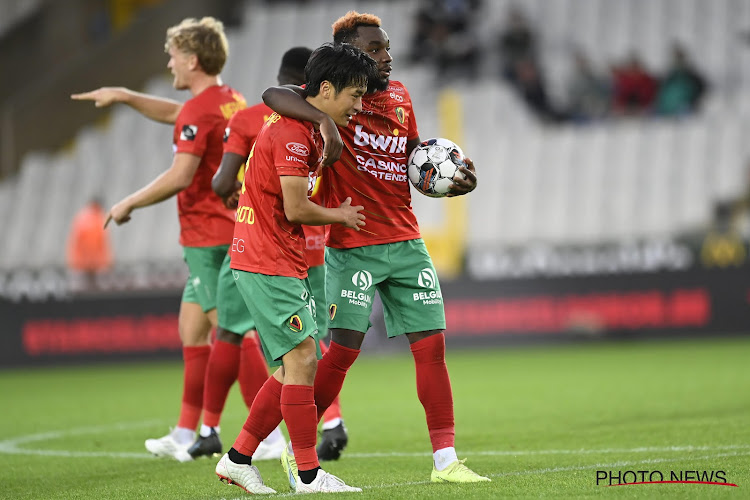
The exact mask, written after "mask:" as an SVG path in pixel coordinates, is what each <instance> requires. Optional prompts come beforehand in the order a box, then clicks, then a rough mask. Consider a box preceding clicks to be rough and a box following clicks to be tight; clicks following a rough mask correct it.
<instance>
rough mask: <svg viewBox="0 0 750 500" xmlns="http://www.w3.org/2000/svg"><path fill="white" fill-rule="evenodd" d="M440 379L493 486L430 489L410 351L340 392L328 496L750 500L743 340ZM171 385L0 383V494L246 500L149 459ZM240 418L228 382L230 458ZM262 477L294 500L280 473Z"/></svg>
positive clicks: (583, 356) (526, 360)
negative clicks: (605, 477) (622, 481)
mask: <svg viewBox="0 0 750 500" xmlns="http://www.w3.org/2000/svg"><path fill="white" fill-rule="evenodd" d="M448 367H449V370H450V372H451V377H452V380H453V393H454V399H455V406H456V444H457V451H458V454H459V457H460V458H468V461H467V465H468V466H470V467H471V468H473V469H474V470H476V471H477V472H479V473H482V474H486V475H489V476H491V478H492V482H491V483H482V484H472V485H446V484H431V483H430V482H429V477H430V470H431V449H430V444H429V440H428V436H427V428H426V425H425V422H424V413H423V411H422V408H421V406H420V404H419V401H418V400H417V398H416V391H415V383H414V373H413V370H414V369H413V364H412V360H411V357H410V356H409V355H408V354H406V353H404V354H403V355H399V356H393V357H376V356H369V357H368V356H363V357H362V358H361V359H359V360H358V361H357V363H356V364H355V365H354V367H353V368H352V370H351V371H350V374H349V376H348V378H347V382H346V384H345V386H344V390H343V392H342V405H343V411H344V418H345V420H346V423H347V426H348V428H349V432H350V442H349V447H348V448H347V449H346V451H345V452H344V455H343V457H342V459H341V460H339V461H337V462H333V463H325V462H324V467H325V468H326V469H327V470H329V471H330V472H332V473H334V474H337V475H339V476H340V477H342V478H344V479H345V480H346V481H347V482H349V483H350V484H354V485H358V486H361V487H363V488H364V493H362V494H348V495H338V496H337V498H348V497H352V498H387V499H389V500H390V499H400V498H403V499H409V500H417V499H423V498H458V499H464V498H500V497H520V498H538V497H547V498H580V497H604V498H618V499H619V498H725V497H726V498H750V338H732V339H712V340H698V341H696V340H691V341H673V342H623V343H593V344H585V345H566V346H545V347H534V348H512V349H508V348H497V349H484V350H481V351H468V350H462V351H458V350H453V351H449V352H448ZM180 384H181V365H180V364H179V363H176V362H175V363H152V364H117V365H108V366H103V365H99V366H89V367H77V368H48V369H35V370H9V371H3V372H0V403H1V404H0V408H2V411H0V429H2V434H0V498H12V499H31V498H34V499H36V498H45V499H47V498H55V499H58V498H60V499H77V500H78V499H80V500H85V499H96V500H101V499H141V498H154V499H221V498H227V499H230V498H242V497H247V496H248V495H247V494H246V493H244V492H243V491H242V490H240V489H239V488H237V487H235V486H226V485H224V484H222V483H220V482H219V481H218V480H217V478H216V476H215V475H214V472H213V469H214V466H215V464H216V459H213V458H211V459H202V460H199V461H196V462H192V463H187V464H180V463H178V462H176V461H170V460H165V459H156V458H153V457H151V456H149V455H148V454H147V453H146V451H145V449H144V448H143V441H144V439H146V438H149V437H158V436H161V435H163V434H165V433H166V432H167V431H168V427H169V426H170V425H174V423H175V421H176V418H177V411H178V403H179V396H180V395H179V391H180ZM245 416H246V409H245V408H244V407H243V405H242V402H241V398H240V397H239V393H238V391H237V389H236V388H234V389H233V390H232V393H231V394H230V399H229V402H228V404H227V409H226V412H225V418H224V420H223V422H222V437H223V440H224V444H225V447H228V446H231V444H232V442H233V441H234V437H235V436H236V434H237V432H238V430H239V428H240V427H241V425H242V423H243V422H244V419H245ZM258 466H259V468H260V470H261V473H262V474H263V476H264V478H265V480H266V483H267V484H269V485H270V486H271V487H273V488H275V489H276V490H278V491H279V492H280V493H283V494H284V495H286V496H289V492H288V489H287V488H286V484H285V480H284V477H283V475H282V472H281V468H280V466H279V465H278V463H276V462H259V463H258ZM598 470H605V471H612V472H614V473H617V472H618V471H619V472H621V473H622V472H626V471H649V473H651V472H653V471H659V472H661V473H662V474H664V475H665V476H666V477H665V479H669V474H670V472H672V471H674V472H684V471H699V472H700V471H708V472H710V471H724V475H725V478H726V481H727V482H729V483H734V484H737V485H738V486H737V487H731V486H723V485H722V486H719V485H702V484H646V485H628V486H615V487H605V486H603V485H602V484H599V485H597V482H596V475H597V471H598ZM651 479H652V480H653V479H654V478H653V477H652V478H651ZM628 481H629V482H632V481H633V479H632V478H629V479H628Z"/></svg>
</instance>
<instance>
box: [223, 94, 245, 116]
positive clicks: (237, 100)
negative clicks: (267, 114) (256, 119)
mask: <svg viewBox="0 0 750 500" xmlns="http://www.w3.org/2000/svg"><path fill="white" fill-rule="evenodd" d="M232 97H233V98H234V102H226V103H224V104H222V105H221V106H219V109H220V110H221V114H222V116H224V119H225V120H229V119H230V118H231V117H232V115H234V114H235V113H236V112H237V111H239V110H241V109H245V108H246V107H247V103H246V102H245V99H243V98H242V97H240V96H239V94H233V95H232Z"/></svg>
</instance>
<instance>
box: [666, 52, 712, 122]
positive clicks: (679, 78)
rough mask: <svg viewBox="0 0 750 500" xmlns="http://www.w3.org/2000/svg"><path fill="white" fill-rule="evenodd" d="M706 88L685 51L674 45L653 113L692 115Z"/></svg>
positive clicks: (704, 81) (701, 76) (702, 78)
mask: <svg viewBox="0 0 750 500" xmlns="http://www.w3.org/2000/svg"><path fill="white" fill-rule="evenodd" d="M706 87H707V84H706V79H705V78H704V77H703V75H701V73H700V72H699V71H698V70H697V69H696V68H695V66H694V65H693V63H692V61H691V60H690V58H689V57H688V55H687V53H686V52H685V49H684V48H683V47H682V46H681V45H679V44H674V45H673V47H672V62H671V66H670V68H669V69H668V70H667V72H666V74H665V75H664V77H663V78H662V81H661V83H660V85H659V92H658V94H657V96H656V105H655V112H656V113H657V114H659V115H662V116H681V115H685V114H688V113H693V112H695V111H696V110H697V109H698V107H699V105H700V102H701V99H702V98H703V95H704V94H705V92H706Z"/></svg>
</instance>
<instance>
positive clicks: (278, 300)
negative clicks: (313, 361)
mask: <svg viewBox="0 0 750 500" xmlns="http://www.w3.org/2000/svg"><path fill="white" fill-rule="evenodd" d="M232 274H233V275H234V281H235V283H236V285H237V288H238V289H239V291H240V294H241V295H242V298H243V299H245V304H246V305H247V308H248V309H250V313H251V315H252V317H253V318H254V319H255V324H256V328H257V330H258V337H259V338H260V343H261V345H262V346H263V353H264V354H265V356H266V361H268V364H269V365H270V366H281V365H282V364H283V363H282V361H281V358H282V356H284V355H285V354H286V353H288V352H289V351H291V350H292V349H294V348H295V347H297V346H298V345H299V344H300V343H301V342H302V341H303V340H305V339H306V338H307V337H313V338H315V335H317V333H318V325H317V323H316V322H315V300H313V298H312V294H311V293H310V283H309V281H308V280H307V279H299V278H290V277H287V276H267V275H265V274H259V273H249V272H246V271H237V270H233V271H232ZM315 349H316V351H317V352H318V359H320V358H321V357H322V356H321V353H320V345H319V343H318V342H315Z"/></svg>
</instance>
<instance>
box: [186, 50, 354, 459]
mask: <svg viewBox="0 0 750 500" xmlns="http://www.w3.org/2000/svg"><path fill="white" fill-rule="evenodd" d="M311 52H312V50H310V49H308V48H307V47H294V48H291V49H289V50H288V51H286V52H285V53H284V56H283V57H282V59H281V67H280V68H279V73H278V77H277V80H278V83H279V85H302V84H304V83H305V65H306V64H307V60H308V58H309V57H310V53H311ZM271 113H273V110H271V108H269V107H268V106H266V105H265V104H263V103H259V104H256V105H255V106H250V107H248V108H245V109H243V110H240V111H238V112H237V113H235V115H234V116H233V117H232V118H231V119H230V120H229V126H228V127H227V133H226V135H225V143H224V157H223V159H222V161H221V166H220V167H219V170H218V171H217V172H216V174H215V175H214V179H213V182H212V186H213V188H214V192H215V193H216V194H218V195H219V196H220V197H221V198H222V199H223V200H224V203H225V204H226V205H227V206H228V207H230V208H237V196H238V192H239V191H238V190H239V188H240V180H241V179H242V178H243V176H244V170H241V168H240V167H242V165H243V164H244V163H245V160H247V157H248V155H249V154H250V150H251V148H252V146H253V144H254V143H255V138H256V137H257V135H258V132H259V131H260V129H261V127H262V126H263V123H265V121H266V120H267V119H268V117H269V116H270V115H271ZM238 174H239V176H238ZM238 178H239V179H240V180H238ZM319 188H320V186H319V184H316V186H315V188H314V189H313V195H312V197H311V199H312V200H313V201H315V202H316V203H318V204H320V203H319V201H318V197H317V195H318V192H319ZM304 231H305V243H306V245H307V246H306V249H305V257H306V260H307V264H308V265H309V266H310V269H309V270H308V276H309V279H310V286H311V287H312V293H313V297H315V300H316V302H317V303H318V304H325V303H326V300H325V267H324V264H325V226H305V227H304ZM317 322H318V335H317V338H318V340H319V342H320V349H321V351H322V352H323V353H325V352H326V351H327V350H328V346H326V344H325V343H323V340H322V339H323V338H324V337H326V336H327V335H328V314H322V313H321V314H318V315H317ZM264 366H265V365H264ZM241 369H246V367H245V364H244V363H243V365H242V367H241ZM263 381H265V378H264V379H263ZM261 383H262V382H261ZM210 388H211V386H210V385H209V380H208V379H207V381H206V394H205V396H204V407H205V408H206V409H208V408H209V403H208V401H206V399H207V398H208V396H209V394H208V393H209V389H210ZM256 392H257V391H256ZM225 398H226V396H225ZM209 423H210V422H207V421H206V419H205V418H204V425H205V424H209ZM213 425H218V420H217V421H216V423H215V424H213ZM270 439H271V437H270V436H269V438H268V439H267V440H266V442H268V441H269V440H270ZM198 440H199V441H201V443H198V442H196V444H195V445H193V448H191V450H193V449H194V448H196V451H197V448H201V449H203V451H202V452H201V454H209V452H213V450H215V449H216V448H217V446H216V443H215V441H218V436H216V435H215V434H211V435H210V436H209V437H207V438H203V439H202V438H198ZM212 441H213V442H212ZM348 441H349V438H348V435H347V431H346V427H345V426H344V421H343V419H342V415H341V405H340V403H339V397H338V396H337V397H336V399H335V400H334V401H333V403H332V404H331V406H330V407H328V409H327V410H326V412H325V413H324V414H323V425H322V438H321V441H320V444H319V445H318V458H319V459H320V460H338V459H339V457H340V456H341V453H342V451H343V450H344V448H345V447H346V445H347V443H348ZM274 444H275V441H274ZM219 448H220V446H219ZM276 458H278V457H276Z"/></svg>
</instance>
